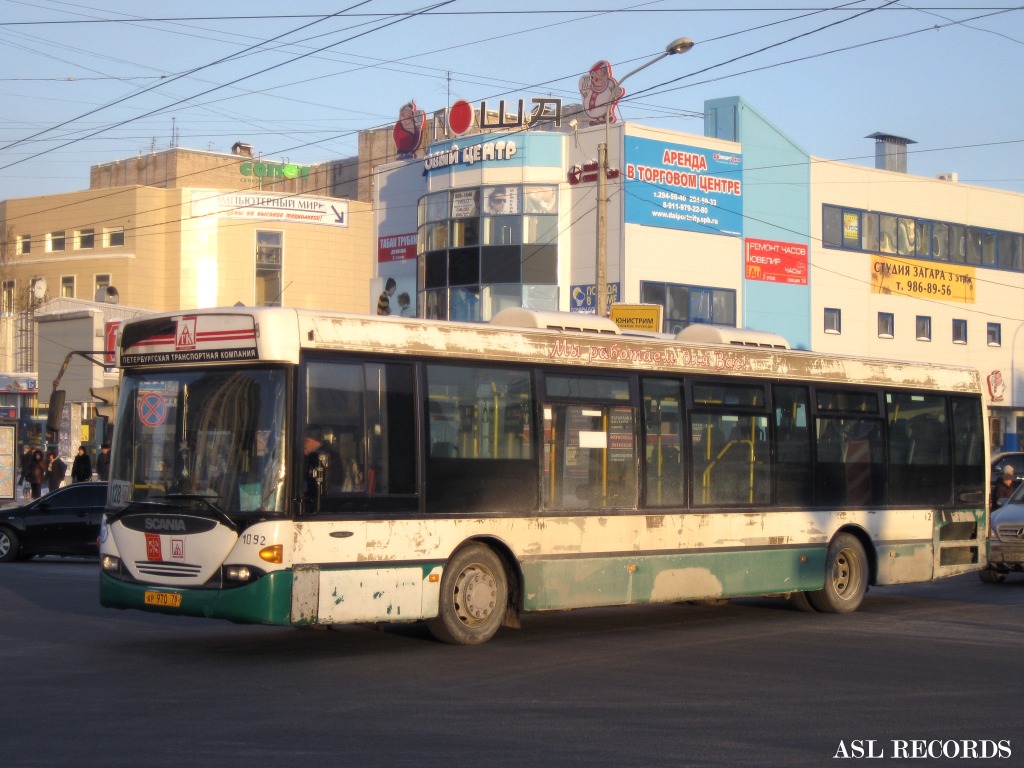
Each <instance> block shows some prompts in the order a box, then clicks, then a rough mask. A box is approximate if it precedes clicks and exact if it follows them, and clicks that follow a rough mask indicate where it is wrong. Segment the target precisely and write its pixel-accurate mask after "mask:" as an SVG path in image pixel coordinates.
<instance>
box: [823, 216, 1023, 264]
mask: <svg viewBox="0 0 1024 768" xmlns="http://www.w3.org/2000/svg"><path fill="white" fill-rule="evenodd" d="M821 243H822V245H823V246H824V247H826V248H838V249H844V250H851V251H863V252H867V253H880V254H893V255H899V256H907V257H910V258H917V259H922V260H925V261H945V262H952V263H955V264H971V265H974V266H981V267H987V268H989V269H1008V270H1013V271H1015V272H1020V271H1024V235H1022V234H1021V233H1020V232H1006V231H999V230H995V229H988V228H985V227H976V226H967V225H965V224H958V223H953V222H945V221H932V220H931V219H917V218H913V217H910V216H900V215H898V214H893V213H876V212H873V211H865V210H858V209H856V208H843V207H841V206H837V205H823V206H822V228H821Z"/></svg>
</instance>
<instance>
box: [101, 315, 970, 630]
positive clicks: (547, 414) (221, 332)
mask: <svg viewBox="0 0 1024 768" xmlns="http://www.w3.org/2000/svg"><path fill="white" fill-rule="evenodd" d="M688 330H689V329H688ZM687 335H688V334H687V331H683V332H682V333H681V334H680V336H679V337H676V338H667V337H664V336H662V335H651V336H631V335H625V334H623V333H620V332H619V330H618V329H617V328H616V327H615V326H614V325H613V324H611V323H610V322H609V321H606V320H602V319H598V318H593V317H588V316H585V315H574V314H561V313H545V312H531V311H528V310H522V309H515V310H505V311H504V312H502V313H499V315H498V316H497V317H496V319H495V322H493V323H491V324H487V325H482V324H468V323H451V322H436V321H427V320H416V319H406V318H400V317H384V318H380V317H376V316H362V315H346V314H340V313H337V314H332V313H327V312H315V311H307V310H297V309H284V308H260V309H252V308H230V309H210V310H197V311H194V312H187V313H174V314H170V313H168V314H163V315H152V316H147V317H143V318H138V319H134V320H129V321H126V322H125V323H124V324H123V326H122V327H121V329H120V332H119V337H118V350H117V351H118V364H119V365H120V366H121V369H122V380H121V384H120V394H119V399H118V409H117V415H116V420H115V424H114V439H113V457H112V462H111V473H110V491H109V503H108V510H107V515H106V518H105V520H104V524H103V527H102V530H101V536H100V538H101V566H102V573H101V591H100V594H101V600H102V603H103V604H104V605H106V606H109V607H113V608H136V609H142V610H151V611H160V612H164V613H174V614H182V615H189V616H205V617H213V618H222V619H229V620H232V621H238V622H252V623H265V624H278V625H295V626H309V625H319V624H341V623H354V622H398V621H420V620H425V621H426V623H427V626H428V627H429V629H430V631H431V632H432V633H433V634H434V635H435V636H436V637H438V638H439V639H441V640H444V641H448V642H454V643H463V644H471V643H480V642H484V641H486V640H488V639H489V638H491V637H492V636H493V635H494V634H495V632H496V631H497V630H498V629H499V628H500V627H502V626H512V627H515V626H518V623H519V617H520V615H521V614H522V613H524V612H528V611H548V610H564V609H571V608H582V607H590V606H615V605H629V604H635V603H656V602H677V601H691V600H693V601H697V600H723V599H728V598H731V597H738V596H752V595H772V596H788V597H789V598H790V600H791V601H792V602H793V603H794V604H795V605H796V606H797V607H799V608H801V609H804V610H810V611H823V612H833V613H845V612H849V611H853V610H855V609H856V608H857V607H858V606H859V605H860V604H861V601H862V599H863V597H864V594H865V592H866V591H867V589H868V587H869V586H870V585H885V584H897V583H907V582H919V581H929V580H932V579H937V578H940V577H944V576H950V575H953V574H958V573H962V572H965V571H969V570H977V569H979V568H980V567H981V566H982V565H983V564H984V562H985V560H986V551H985V547H986V531H987V510H986V505H985V489H986V488H987V484H988V477H987V471H988V470H987V461H986V446H987V437H986V434H985V429H986V425H985V420H984V418H983V411H982V398H981V388H980V380H979V376H978V374H977V372H976V371H973V370H969V369H965V368H957V367H952V366H938V365H924V364H915V363H897V362H893V361H884V360H874V359H862V358H855V357H838V356H830V355H821V354H816V353H813V352H805V351H796V350H790V349H788V348H786V345H785V344H784V343H778V342H779V341H781V340H778V339H775V338H773V337H771V336H770V335H768V334H743V333H742V332H738V331H736V329H732V331H731V332H730V331H728V330H726V329H709V328H701V327H698V328H697V329H696V331H691V332H690V334H689V335H691V336H693V338H695V339H696V340H693V339H691V340H687V338H686V337H687ZM730 337H732V338H730Z"/></svg>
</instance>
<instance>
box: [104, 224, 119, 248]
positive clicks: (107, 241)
mask: <svg viewBox="0 0 1024 768" xmlns="http://www.w3.org/2000/svg"><path fill="white" fill-rule="evenodd" d="M103 245H104V247H106V248H122V247H124V227H113V228H111V229H104V230H103Z"/></svg>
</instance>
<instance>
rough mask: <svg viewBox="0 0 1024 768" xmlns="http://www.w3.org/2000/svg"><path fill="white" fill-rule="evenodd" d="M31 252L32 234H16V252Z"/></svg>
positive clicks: (22, 254) (23, 253) (20, 253)
mask: <svg viewBox="0 0 1024 768" xmlns="http://www.w3.org/2000/svg"><path fill="white" fill-rule="evenodd" d="M26 253H32V235H18V254H19V255H21V256H24V255H25V254H26Z"/></svg>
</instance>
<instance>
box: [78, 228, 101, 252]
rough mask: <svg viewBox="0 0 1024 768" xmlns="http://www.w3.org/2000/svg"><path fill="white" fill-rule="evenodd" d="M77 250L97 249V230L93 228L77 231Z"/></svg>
mask: <svg viewBox="0 0 1024 768" xmlns="http://www.w3.org/2000/svg"><path fill="white" fill-rule="evenodd" d="M74 247H75V250H82V249H87V248H95V247H96V230H95V229H93V228H92V227H89V228H88V229H78V230H75V244H74Z"/></svg>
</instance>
